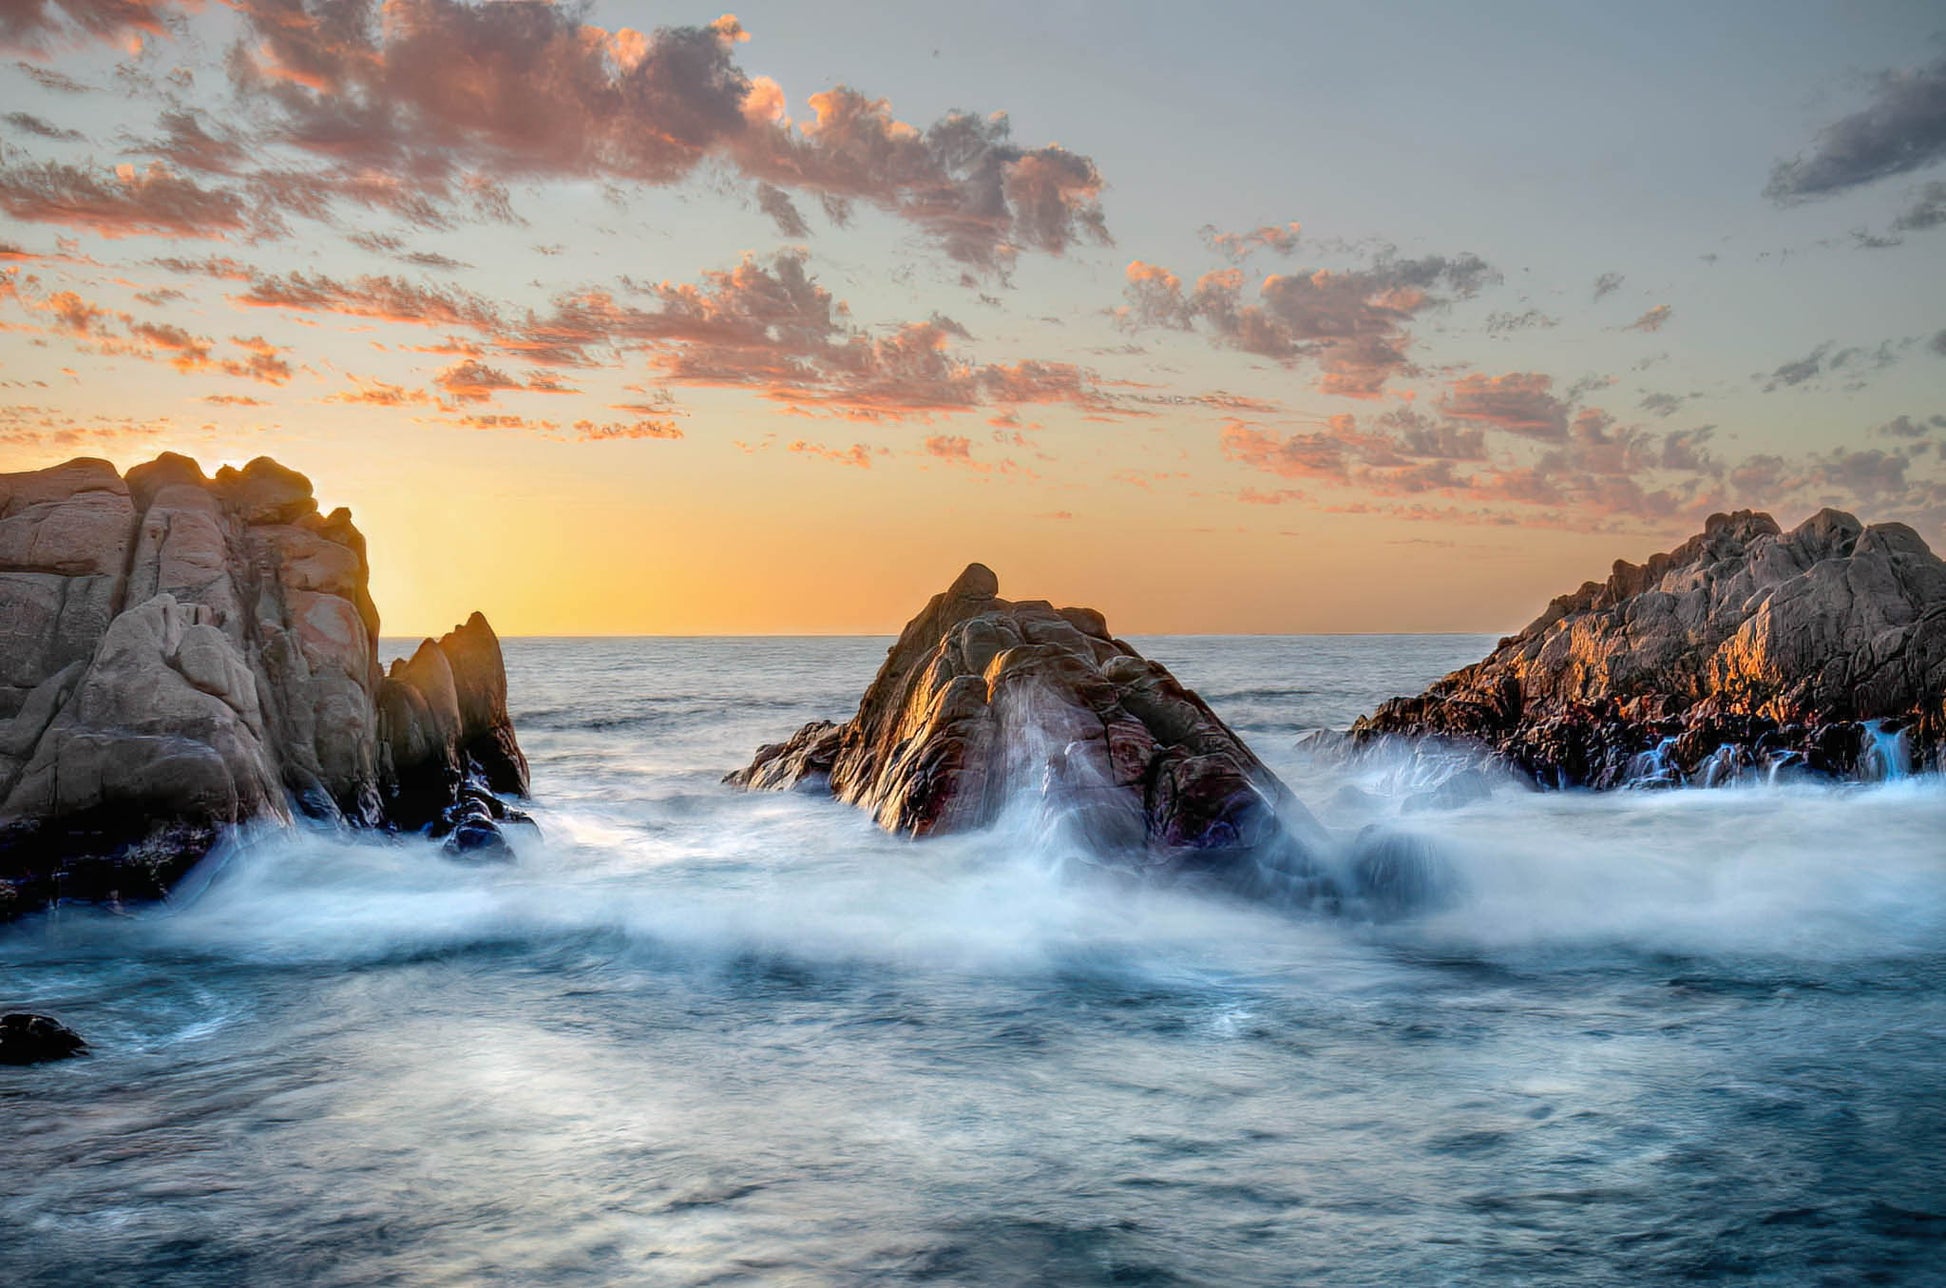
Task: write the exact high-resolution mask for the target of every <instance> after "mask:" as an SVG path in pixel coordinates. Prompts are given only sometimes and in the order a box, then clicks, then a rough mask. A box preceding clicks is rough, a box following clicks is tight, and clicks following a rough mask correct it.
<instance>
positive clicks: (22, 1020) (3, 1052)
mask: <svg viewBox="0 0 1946 1288" xmlns="http://www.w3.org/2000/svg"><path fill="white" fill-rule="evenodd" d="M87 1049H88V1044H87V1042H86V1041H84V1040H83V1039H82V1037H81V1035H80V1034H79V1033H76V1032H75V1031H74V1030H73V1029H71V1028H69V1027H68V1026H67V1025H65V1024H62V1023H61V1022H60V1021H58V1020H53V1019H49V1018H48V1017H47V1016H45V1015H34V1014H31V1013H29V1012H26V1011H13V1012H9V1013H8V1014H6V1015H0V1064H16V1065H18V1064H45V1063H47V1062H48V1061H50V1060H67V1059H70V1058H72V1057H74V1056H77V1055H81V1054H83V1053H84V1052H86V1051H87Z"/></svg>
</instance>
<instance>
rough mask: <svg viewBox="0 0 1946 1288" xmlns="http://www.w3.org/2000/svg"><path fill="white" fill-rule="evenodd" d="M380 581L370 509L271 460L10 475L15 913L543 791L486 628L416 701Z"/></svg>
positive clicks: (4, 610)
mask: <svg viewBox="0 0 1946 1288" xmlns="http://www.w3.org/2000/svg"><path fill="white" fill-rule="evenodd" d="M367 576H368V567H367V563H366V557H365V542H364V538H363V537H362V536H361V535H360V534H359V532H358V530H357V529H356V528H355V527H353V526H352V523H351V515H350V513H349V512H348V511H346V510H343V509H339V510H334V511H332V512H331V513H330V514H328V515H327V514H321V513H320V512H319V510H318V506H317V502H316V500H315V499H314V498H313V497H312V494H311V484H310V482H309V481H308V480H306V479H305V478H304V477H303V476H302V475H300V474H297V473H294V472H292V471H291V470H288V469H285V468H284V467H283V466H281V465H278V464H277V463H276V462H274V461H271V460H268V459H262V458H260V459H258V460H255V461H252V462H250V464H248V465H246V466H245V467H243V468H242V469H233V468H225V469H223V470H220V471H219V472H218V473H217V475H216V477H215V478H213V479H211V478H205V477H204V475H203V473H202V470H201V469H200V468H199V467H198V466H197V465H196V463H195V462H194V461H191V460H189V459H188V458H186V457H182V456H176V455H172V454H171V455H164V456H162V457H160V458H158V459H157V460H155V461H152V462H150V463H149V464H147V465H141V466H137V467H135V468H132V469H130V470H129V471H128V474H127V476H126V477H123V476H121V475H119V474H117V473H116V471H115V469H114V467H113V466H111V465H109V464H108V463H107V462H105V461H97V460H76V461H70V462H68V463H67V464H65V465H60V466H56V467H54V468H52V469H46V470H37V471H32V472H28V473H21V474H6V475H0V916H5V915H7V914H8V912H10V911H11V912H15V913H17V912H20V911H24V910H26V909H28V908H32V907H38V906H40V905H42V904H43V903H45V902H46V901H47V900H49V899H52V898H58V897H73V898H86V899H94V898H108V897H122V898H145V897H154V896H157V895H159V894H161V893H163V892H164V891H165V890H166V889H167V888H168V885H169V884H170V882H171V881H173V880H174V878H175V877H176V876H178V875H180V874H181V873H182V872H183V871H184V870H185V869H186V868H187V867H188V866H189V865H190V864H192V863H193V862H194V861H195V860H196V858H198V857H200V855H201V854H202V853H203V852H204V851H206V850H207V849H208V848H209V846H210V844H211V843H212V842H213V841H214V839H215V838H216V836H217V835H218V833H219V832H220V830H221V829H222V828H224V827H225V826H228V825H232V824H238V823H243V822H248V821H253V820H272V821H282V820H287V819H289V818H290V817H292V815H293V813H297V814H302V815H305V816H308V817H311V818H317V819H324V820H329V821H334V822H341V823H344V824H347V825H350V826H356V827H368V828H376V827H401V826H402V827H409V828H417V827H421V826H425V825H427V824H434V823H441V822H443V821H445V820H443V819H442V816H443V815H445V814H446V813H447V812H449V811H452V810H454V809H457V808H459V807H460V806H461V805H462V803H463V802H462V797H463V796H465V795H466V780H467V779H468V777H469V775H470V776H471V777H473V778H475V779H478V780H480V782H481V784H482V785H484V786H487V787H490V788H491V789H492V790H494V791H504V792H524V791H525V789H526V764H525V762H524V761H523V760H522V759H521V758H520V752H519V748H518V746H517V745H515V743H514V739H513V732H512V727H511V725H510V724H509V722H508V720H507V715H506V676H505V672H504V670H503V668H502V665H501V659H500V651H499V644H498V641H497V640H496V639H495V638H494V636H493V632H492V630H491V629H490V628H489V627H487V625H486V623H485V620H484V619H482V618H480V617H478V616H477V615H476V616H475V617H474V618H473V620H472V621H470V622H468V623H467V624H466V626H464V627H462V628H460V630H458V631H456V632H454V633H453V635H450V636H447V637H446V639H445V640H443V641H441V642H440V644H438V645H432V644H430V643H428V645H427V647H428V648H433V649H435V651H438V652H439V653H440V656H441V657H442V659H444V660H445V663H446V668H447V669H446V672H445V674H444V676H443V684H444V687H443V688H441V687H440V685H439V684H438V683H436V682H432V681H429V682H428V687H429V688H430V689H431V690H433V691H436V697H435V698H434V699H432V700H423V699H422V700H420V701H419V702H418V704H417V705H416V706H415V701H414V700H415V698H421V695H422V689H421V687H420V685H419V680H418V676H417V675H416V674H401V675H397V676H396V677H394V678H388V677H386V676H385V675H383V674H382V673H381V671H380V669H379V665H378V653H377V638H378V611H377V609H376V608H375V607H374V606H373V604H372V600H371V596H370V594H369V593H368V592H367V589H366V586H367ZM421 652H422V653H423V652H424V650H423V649H422V650H421ZM435 708H436V710H437V715H436V717H429V718H431V719H434V721H435V723H436V728H433V729H431V730H430V731H429V730H428V728H426V727H424V726H422V724H421V723H420V722H419V720H418V712H419V711H420V710H421V709H425V710H427V711H428V712H431V711H433V710H434V709H435ZM428 760H434V761H437V762H438V766H439V772H438V774H437V775H434V774H432V773H431V772H429V771H425V769H424V765H425V763H426V762H427V761H428ZM435 776H436V777H437V778H438V787H437V788H436V789H434V788H433V787H431V786H422V784H428V783H430V781H431V779H433V778H434V777H435ZM402 803H404V804H402Z"/></svg>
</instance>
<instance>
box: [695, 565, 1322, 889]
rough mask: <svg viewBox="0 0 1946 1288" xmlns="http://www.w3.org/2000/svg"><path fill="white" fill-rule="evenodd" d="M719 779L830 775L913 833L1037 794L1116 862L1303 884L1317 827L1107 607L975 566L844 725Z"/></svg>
mask: <svg viewBox="0 0 1946 1288" xmlns="http://www.w3.org/2000/svg"><path fill="white" fill-rule="evenodd" d="M725 781H726V782H729V783H731V784H733V785H736V786H740V787H746V788H768V789H783V788H791V787H804V786H819V785H822V786H826V787H828V788H829V790H830V791H831V792H832V793H833V794H834V795H836V796H837V797H838V798H839V799H840V800H843V801H847V802H849V803H851V804H854V805H857V806H860V807H861V808H864V809H867V810H869V811H871V813H872V815H873V817H874V818H875V819H877V821H878V823H879V825H880V826H882V827H884V828H885V829H886V830H888V831H892V832H899V833H904V834H907V835H910V836H932V835H936V834H940V833H945V832H956V831H965V830H968V829H972V828H978V827H982V826H985V825H987V824H989V823H991V822H993V821H994V820H995V819H996V818H997V817H998V816H999V814H1000V813H1001V812H1002V810H1003V809H1004V808H1005V807H1006V806H1007V805H1008V803H1009V802H1010V801H1011V800H1015V799H1018V798H1019V797H1020V796H1022V795H1023V794H1027V795H1030V796H1033V797H1035V798H1037V799H1041V800H1044V801H1046V802H1050V803H1052V804H1053V805H1054V806H1055V807H1056V808H1057V810H1058V812H1059V816H1060V818H1061V821H1062V823H1063V825H1064V826H1065V827H1067V828H1068V829H1069V831H1070V834H1071V835H1072V836H1074V837H1075V838H1076V839H1077V840H1079V841H1080V842H1081V843H1082V844H1083V845H1084V846H1085V847H1086V848H1087V849H1089V850H1091V851H1092V852H1093V853H1095V854H1096V855H1098V856H1100V857H1102V858H1104V859H1107V860H1110V861H1113V862H1116V863H1120V864H1125V865H1131V866H1142V867H1149V868H1155V867H1165V868H1170V869H1182V868H1224V867H1234V868H1236V869H1237V871H1238V872H1239V873H1240V872H1242V871H1243V870H1244V869H1245V868H1248V869H1249V870H1250V871H1251V873H1252V879H1256V877H1258V876H1260V875H1261V874H1263V873H1265V872H1275V873H1281V874H1284V875H1286V876H1290V877H1292V878H1293V879H1296V880H1299V881H1303V880H1307V879H1309V877H1308V872H1309V865H1308V861H1307V860H1306V858H1305V856H1304V849H1305V846H1304V843H1303V842H1301V841H1300V840H1299V839H1298V837H1297V836H1296V835H1295V834H1294V833H1293V830H1292V829H1293V828H1297V829H1300V830H1305V831H1308V830H1309V829H1311V828H1313V827H1314V826H1315V825H1314V824H1312V823H1311V822H1310V819H1309V816H1308V815H1307V814H1306V813H1305V811H1304V809H1303V807H1302V806H1300V805H1299V804H1298V803H1297V802H1296V801H1295V800H1294V799H1293V798H1292V797H1291V796H1290V793H1289V792H1288V791H1287V790H1286V789H1285V788H1284V786H1283V784H1282V783H1280V782H1279V781H1278V780H1277V778H1276V777H1275V775H1273V774H1272V773H1271V772H1270V771H1269V770H1268V769H1266V768H1265V767H1264V765H1263V764H1262V763H1261V762H1260V761H1259V760H1258V759H1257V758H1256V756H1255V755H1253V754H1252V753H1251V751H1250V749H1249V748H1248V747H1246V746H1244V744H1243V742H1242V740H1241V739H1239V738H1238V737H1237V736H1236V735H1235V734H1234V733H1232V732H1231V731H1230V730H1229V728H1228V727H1227V726H1225V725H1224V724H1223V722H1222V721H1221V720H1219V719H1218V718H1217V717H1216V715H1215V714H1214V713H1213V712H1211V711H1210V709H1209V708H1208V707H1207V706H1205V705H1204V704H1203V702H1202V700H1201V699H1200V698H1198V697H1197V696H1196V695H1195V694H1194V693H1192V692H1190V691H1189V690H1188V689H1185V688H1184V687H1183V686H1182V685H1180V684H1178V683H1177V682H1176V680H1175V678H1174V677H1173V676H1171V675H1170V674H1169V672H1168V671H1167V670H1166V669H1164V668H1163V667H1162V666H1161V665H1159V664H1158V663H1155V662H1151V661H1149V660H1147V659H1146V658H1143V657H1141V656H1140V655H1139V654H1137V653H1136V652H1135V650H1134V649H1132V648H1130V647H1129V646H1128V645H1127V644H1124V643H1122V642H1121V641H1120V640H1117V639H1115V638H1113V637H1112V636H1111V635H1110V634H1109V633H1108V628H1107V624H1106V623H1105V622H1104V621H1103V619H1102V617H1101V614H1099V613H1096V612H1094V611H1092V610H1089V609H1073V608H1066V609H1056V608H1054V607H1053V606H1052V605H1050V604H1047V603H1046V602H1044V601H1038V600H1029V601H1023V602H1018V603H1010V602H1008V601H1007V600H1004V599H1001V598H999V583H998V581H997V580H996V579H995V577H994V575H993V573H992V572H991V571H989V570H988V569H987V568H985V567H984V566H982V565H980V564H973V565H971V566H970V567H968V568H967V569H966V571H965V572H963V573H962V574H960V577H959V579H958V580H957V581H955V582H954V583H953V584H952V586H951V587H950V588H949V589H948V590H946V591H945V592H944V593H943V594H940V595H936V596H934V597H933V599H932V601H931V602H930V603H928V604H927V605H926V607H925V609H924V611H922V612H921V613H920V614H919V615H918V616H917V617H915V618H913V620H912V621H911V623H909V624H908V625H907V626H906V628H905V630H904V632H903V633H902V634H901V635H900V636H899V639H898V642H897V643H896V644H894V645H893V646H892V648H891V651H890V652H889V653H888V654H887V656H886V659H885V664H884V666H883V667H881V668H880V670H879V673H878V676H877V678H876V679H874V680H873V681H872V684H871V687H870V688H869V689H867V690H866V692H865V696H864V698H863V700H862V701H861V702H860V703H859V706H858V712H857V714H856V715H854V716H853V717H852V718H851V719H850V720H849V721H847V722H846V723H844V724H842V725H834V724H831V723H829V722H824V721H820V722H816V723H813V724H809V725H806V726H805V727H804V728H802V729H800V730H798V732H797V733H796V734H794V735H793V736H792V737H791V738H790V739H789V740H788V741H786V742H783V743H778V744H773V745H770V746H766V747H763V748H761V749H759V750H758V752H757V755H756V758H755V759H754V760H753V761H752V762H751V764H750V765H749V766H748V767H746V768H744V769H742V770H739V771H737V772H736V773H733V774H731V775H729V777H728V778H726V779H725Z"/></svg>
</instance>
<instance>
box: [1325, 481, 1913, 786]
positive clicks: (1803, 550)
mask: <svg viewBox="0 0 1946 1288" xmlns="http://www.w3.org/2000/svg"><path fill="white" fill-rule="evenodd" d="M1351 735H1352V742H1353V743H1354V744H1355V745H1357V746H1360V747H1366V748H1369V747H1371V746H1373V745H1375V744H1383V743H1384V742H1386V741H1387V740H1388V739H1391V738H1394V737H1403V738H1408V739H1414V740H1418V739H1438V740H1443V741H1448V742H1457V743H1461V744H1465V745H1471V746H1474V747H1478V748H1480V749H1482V750H1483V751H1485V752H1486V753H1488V754H1490V755H1491V756H1493V757H1494V758H1497V759H1499V760H1501V761H1503V762H1505V763H1507V764H1510V765H1512V766H1514V767H1516V768H1517V769H1518V770H1520V771H1521V772H1523V773H1524V774H1526V775H1528V776H1529V777H1531V778H1532V779H1533V780H1534V781H1535V782H1537V783H1539V784H1540V785H1541V786H1544V787H1570V786H1588V787H1597V788H1605V787H1615V786H1620V785H1623V784H1625V783H1641V784H1647V785H1656V784H1663V785H1677V784H1694V785H1720V784H1723V783H1729V782H1736V781H1748V780H1749V779H1750V778H1751V777H1753V776H1755V775H1759V774H1761V775H1768V774H1769V773H1771V771H1772V770H1774V769H1777V768H1780V767H1783V768H1790V769H1795V768H1797V767H1802V768H1803V769H1804V770H1805V771H1807V772H1813V773H1818V774H1823V775H1827V776H1830V777H1837V778H1855V777H1867V778H1869V777H1886V776H1895V775H1896V774H1897V773H1900V772H1905V771H1906V770H1910V769H1937V768H1939V767H1940V762H1941V755H1942V748H1943V747H1946V563H1942V562H1941V561H1940V559H1938V558H1937V557H1936V556H1935V555H1934V554H1933V553H1932V551H1931V550H1930V549H1929V548H1928V547H1927V546H1926V543H1925V542H1924V541H1923V540H1921V539H1920V537H1919V535H1918V534H1917V533H1915V532H1914V531H1913V530H1912V529H1911V528H1908V527H1906V526H1905V525H1904V524H1898V523H1884V524H1873V525H1870V526H1867V525H1865V524H1861V523H1860V522H1859V521H1858V520H1857V519H1855V518H1853V517H1852V516H1851V515H1849V514H1844V513H1841V512H1839V511H1836V510H1824V511H1821V512H1819V513H1818V514H1816V515H1814V516H1813V517H1812V518H1810V519H1808V520H1806V521H1805V522H1804V523H1802V524H1799V525H1798V526H1797V527H1796V528H1794V529H1792V530H1791V531H1789V532H1784V531H1782V530H1781V529H1780V528H1779V527H1778V525H1777V523H1776V522H1775V521H1774V520H1772V519H1771V517H1770V516H1769V515H1766V514H1757V513H1753V512H1751V511H1747V510H1745V511H1739V512H1738V513H1736V514H1727V515H1726V514H1719V515H1714V516H1712V517H1711V518H1710V520H1709V522H1708V523H1707V524H1706V525H1705V528H1704V531H1703V532H1701V533H1699V534H1698V535H1697V536H1695V537H1692V538H1691V539H1690V540H1689V541H1687V542H1685V543H1684V544H1683V545H1682V546H1680V547H1678V548H1677V549H1675V550H1673V551H1670V552H1668V553H1666V554H1659V555H1655V556H1653V557H1652V558H1651V559H1649V560H1648V562H1646V563H1644V564H1641V565H1635V564H1629V563H1624V562H1618V563H1616V565H1615V567H1614V571H1613V572H1612V574H1611V575H1610V576H1609V578H1608V579H1607V580H1606V581H1605V582H1589V583H1587V584H1586V585H1584V586H1583V587H1581V589H1580V590H1578V591H1575V592H1574V593H1573V594H1569V595H1563V596H1561V597H1560V598H1558V599H1556V600H1555V601H1554V602H1553V603H1551V604H1549V605H1548V608H1547V611H1546V612H1544V613H1543V614H1541V616H1540V617H1539V618H1538V619H1536V620H1535V621H1534V623H1533V624H1532V625H1530V626H1528V627H1527V628H1526V629H1525V630H1523V631H1521V632H1520V633H1519V634H1518V635H1514V636H1511V637H1509V638H1508V639H1505V640H1502V641H1501V642H1500V645H1499V647H1498V648H1496V649H1495V650H1494V652H1493V653H1492V654H1491V655H1490V656H1488V657H1487V658H1485V659H1484V660H1482V661H1480V662H1477V663H1475V664H1473V665H1472V666H1469V667H1466V668H1464V669H1462V670H1459V671H1455V672H1454V673H1453V674H1451V675H1449V676H1447V677H1446V678H1444V679H1442V680H1440V681H1439V682H1438V683H1437V684H1435V685H1433V686H1432V687H1431V688H1430V689H1428V690H1427V691H1426V692H1425V693H1423V694H1421V695H1419V696H1418V697H1413V698H1398V699H1395V700H1393V701H1391V702H1388V703H1386V704H1385V705H1384V706H1382V707H1380V708H1379V709H1378V710H1377V711H1376V712H1374V713H1373V714H1372V715H1370V716H1367V717H1366V718H1364V719H1362V720H1360V721H1359V722H1358V723H1357V724H1356V725H1355V726H1353V728H1352V731H1351Z"/></svg>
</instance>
